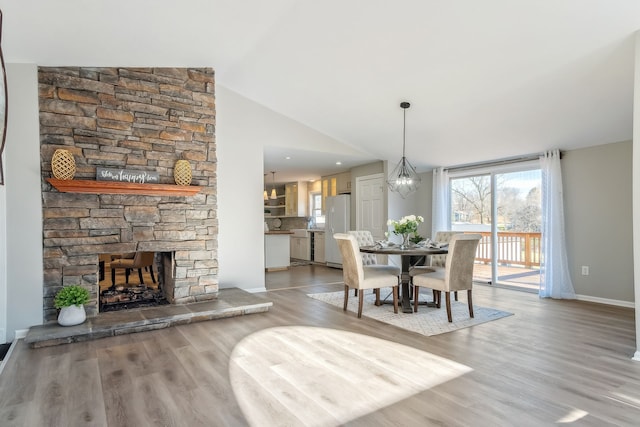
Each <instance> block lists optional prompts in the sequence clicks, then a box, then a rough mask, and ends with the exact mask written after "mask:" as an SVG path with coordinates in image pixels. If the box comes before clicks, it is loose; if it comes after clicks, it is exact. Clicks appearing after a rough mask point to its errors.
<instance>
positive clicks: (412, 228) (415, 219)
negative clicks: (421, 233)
mask: <svg viewBox="0 0 640 427" xmlns="http://www.w3.org/2000/svg"><path fill="white" fill-rule="evenodd" d="M423 222H424V218H423V217H421V216H420V215H418V216H416V215H407V216H403V217H402V218H400V220H399V221H396V220H395V219H390V220H389V221H387V225H388V226H393V230H392V231H393V233H394V234H401V235H403V236H405V235H408V234H411V233H414V234H415V233H417V231H418V225H420V224H421V223H423Z"/></svg>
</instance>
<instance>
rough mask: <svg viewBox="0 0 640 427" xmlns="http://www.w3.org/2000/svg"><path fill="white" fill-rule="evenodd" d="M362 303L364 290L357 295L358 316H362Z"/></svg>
mask: <svg viewBox="0 0 640 427" xmlns="http://www.w3.org/2000/svg"><path fill="white" fill-rule="evenodd" d="M363 305H364V292H359V295H358V318H360V317H362V306H363Z"/></svg>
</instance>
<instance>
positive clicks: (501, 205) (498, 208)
mask: <svg viewBox="0 0 640 427" xmlns="http://www.w3.org/2000/svg"><path fill="white" fill-rule="evenodd" d="M527 166H528V167H527ZM532 167H533V168H532ZM540 189H541V173H540V169H539V167H538V166H537V163H535V164H534V165H533V166H532V165H531V164H529V165H519V166H515V167H514V166H513V165H511V166H509V167H502V168H500V169H495V170H492V171H483V173H476V174H474V175H465V176H461V175H458V176H455V175H453V174H451V180H450V201H451V216H450V218H451V229H452V230H455V231H461V232H477V233H480V234H482V240H481V241H480V244H479V245H478V252H477V254H476V267H475V269H474V276H475V277H474V279H475V280H477V281H480V282H484V283H492V284H493V283H496V284H500V285H505V286H510V287H516V288H519V289H523V290H537V289H538V287H539V284H540V226H541V219H542V217H541V199H540Z"/></svg>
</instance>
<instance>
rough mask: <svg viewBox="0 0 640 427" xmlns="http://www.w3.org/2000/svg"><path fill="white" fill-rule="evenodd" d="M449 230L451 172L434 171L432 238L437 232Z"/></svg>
mask: <svg viewBox="0 0 640 427" xmlns="http://www.w3.org/2000/svg"><path fill="white" fill-rule="evenodd" d="M448 229H449V172H447V171H446V170H445V169H444V168H437V169H434V170H433V203H432V206H431V237H432V238H433V237H434V236H435V235H436V231H445V230H448Z"/></svg>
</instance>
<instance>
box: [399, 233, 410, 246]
mask: <svg viewBox="0 0 640 427" xmlns="http://www.w3.org/2000/svg"><path fill="white" fill-rule="evenodd" d="M410 236H411V234H410V233H405V234H403V235H402V243H401V244H400V249H408V248H409V243H410V241H409V237H410Z"/></svg>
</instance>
